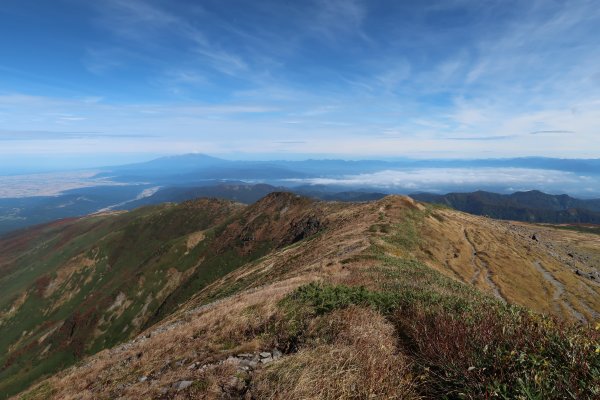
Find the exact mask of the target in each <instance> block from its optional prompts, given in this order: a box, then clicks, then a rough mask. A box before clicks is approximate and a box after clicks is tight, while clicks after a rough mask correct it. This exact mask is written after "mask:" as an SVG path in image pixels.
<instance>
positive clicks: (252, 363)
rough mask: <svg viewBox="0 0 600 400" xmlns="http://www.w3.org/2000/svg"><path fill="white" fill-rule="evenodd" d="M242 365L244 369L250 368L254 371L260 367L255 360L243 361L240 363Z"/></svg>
mask: <svg viewBox="0 0 600 400" xmlns="http://www.w3.org/2000/svg"><path fill="white" fill-rule="evenodd" d="M240 365H241V366H242V367H248V368H251V369H254V368H256V366H257V365H258V362H256V361H254V360H242V361H241V362H240Z"/></svg>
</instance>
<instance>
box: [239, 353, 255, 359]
mask: <svg viewBox="0 0 600 400" xmlns="http://www.w3.org/2000/svg"><path fill="white" fill-rule="evenodd" d="M237 356H238V357H239V358H253V357H254V354H250V353H242V354H238V355H237Z"/></svg>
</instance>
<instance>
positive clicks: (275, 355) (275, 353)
mask: <svg viewBox="0 0 600 400" xmlns="http://www.w3.org/2000/svg"><path fill="white" fill-rule="evenodd" d="M282 356H283V353H282V352H281V351H279V349H273V360H277V359H278V358H281V357H282Z"/></svg>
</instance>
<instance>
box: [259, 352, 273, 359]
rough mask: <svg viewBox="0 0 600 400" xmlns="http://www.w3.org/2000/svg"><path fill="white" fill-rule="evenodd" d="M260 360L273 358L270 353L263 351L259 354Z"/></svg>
mask: <svg viewBox="0 0 600 400" xmlns="http://www.w3.org/2000/svg"><path fill="white" fill-rule="evenodd" d="M259 355H260V358H267V357H271V353H269V352H268V351H263V352H262V353H260V354H259Z"/></svg>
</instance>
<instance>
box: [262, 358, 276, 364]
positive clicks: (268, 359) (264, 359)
mask: <svg viewBox="0 0 600 400" xmlns="http://www.w3.org/2000/svg"><path fill="white" fill-rule="evenodd" d="M271 361H273V357H267V358H262V359H261V360H260V362H261V363H263V364H267V363H270V362H271Z"/></svg>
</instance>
